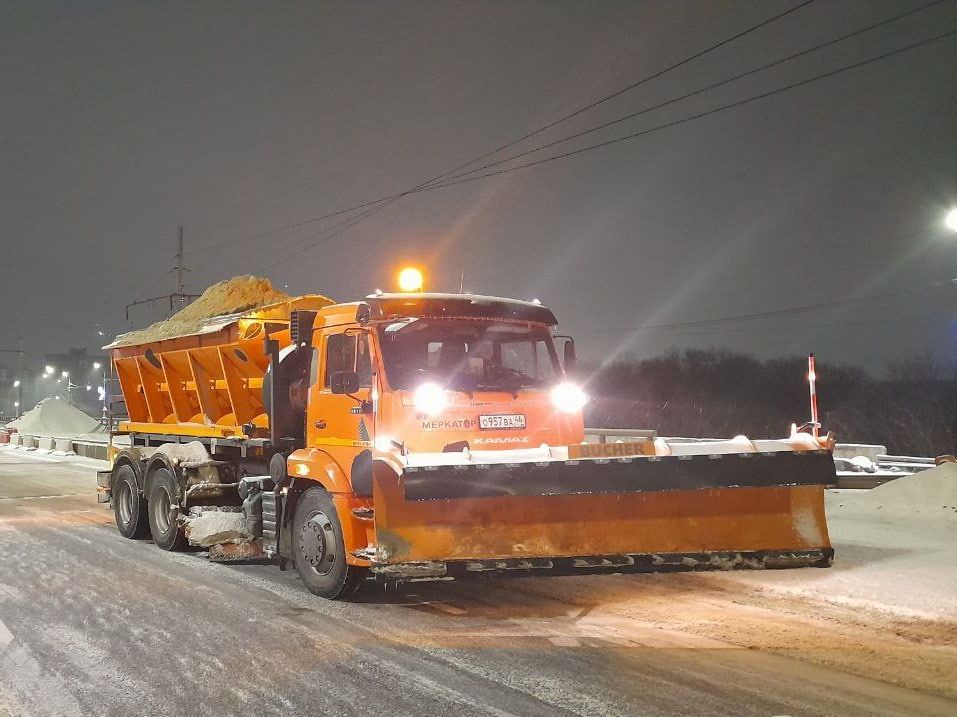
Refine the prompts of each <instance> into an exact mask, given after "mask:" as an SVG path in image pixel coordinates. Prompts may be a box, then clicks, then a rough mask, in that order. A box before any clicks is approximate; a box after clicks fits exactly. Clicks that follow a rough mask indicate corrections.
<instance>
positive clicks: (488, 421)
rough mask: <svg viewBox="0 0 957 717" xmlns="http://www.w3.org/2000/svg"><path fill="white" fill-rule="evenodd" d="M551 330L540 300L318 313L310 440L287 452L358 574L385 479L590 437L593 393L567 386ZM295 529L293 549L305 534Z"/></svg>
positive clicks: (290, 529) (459, 300) (401, 304)
mask: <svg viewBox="0 0 957 717" xmlns="http://www.w3.org/2000/svg"><path fill="white" fill-rule="evenodd" d="M556 323H557V322H556V320H555V317H554V315H553V314H552V312H551V311H550V310H549V309H547V308H545V307H544V306H542V305H540V304H538V303H536V302H525V301H518V300H514V299H503V298H497V297H488V296H477V295H468V294H465V295H463V294H438V293H417V294H374V295H371V296H369V297H367V298H366V300H365V301H362V302H354V303H349V304H337V305H333V306H329V307H325V308H323V309H321V310H320V311H319V312H318V313H317V315H316V317H315V320H314V322H313V326H312V330H311V345H310V346H309V350H310V356H309V360H308V365H309V370H308V389H307V391H308V400H307V401H306V407H305V445H304V446H303V447H302V448H299V449H297V450H294V451H292V452H291V453H290V455H289V457H288V473H289V476H290V477H291V478H292V479H293V480H296V479H298V480H299V481H300V486H299V487H300V488H302V487H308V486H307V484H306V481H315V482H318V483H319V484H320V485H321V486H322V487H323V488H324V490H325V492H326V493H328V495H329V496H330V502H331V503H332V505H333V506H334V508H335V514H336V516H337V517H338V519H339V526H338V529H339V530H341V532H342V540H343V541H344V548H345V550H344V552H345V554H346V562H347V563H348V564H349V565H351V566H354V567H357V568H366V567H369V566H370V564H371V560H372V559H373V558H374V557H375V550H376V547H377V546H378V545H379V540H378V537H377V535H376V530H375V525H376V521H375V520H374V516H375V504H374V497H375V494H376V491H375V490H374V485H373V484H374V475H375V474H376V473H378V474H379V475H380V476H383V475H386V476H388V475H390V474H391V475H392V476H397V475H399V474H401V473H402V471H403V469H404V468H405V467H406V466H408V465H410V464H415V463H420V464H430V465H432V464H435V463H436V462H448V461H450V460H451V461H454V460H456V458H457V457H468V458H469V459H472V458H473V456H474V455H475V454H478V455H483V454H485V453H490V452H495V453H496V456H497V457H498V458H499V459H501V460H505V458H506V456H509V455H512V456H514V458H515V459H516V460H522V459H526V460H527V458H528V457H529V456H533V455H535V454H536V452H541V451H542V450H543V447H547V446H562V445H569V444H577V443H580V442H581V441H582V440H583V436H584V427H583V420H582V413H581V409H582V406H583V405H584V403H585V397H584V394H583V393H582V392H581V390H580V389H578V388H577V387H575V386H574V385H573V384H571V383H569V382H568V381H567V380H566V378H565V374H564V368H563V366H562V361H561V360H560V359H559V354H558V351H557V350H556V347H555V341H554V337H553V329H554V327H555V325H556ZM302 343H305V342H302ZM302 348H304V347H300V349H299V350H302ZM563 353H564V355H565V356H566V357H568V358H569V360H571V359H572V357H573V356H574V350H573V349H570V350H569V349H566V350H565V351H564V352H563ZM544 450H545V451H547V450H548V449H547V448H544ZM287 495H288V492H287ZM327 507H328V506H327ZM324 516H325V517H324V519H323V520H327V522H326V523H325V524H327V525H329V526H331V527H332V530H333V532H335V531H336V525H335V522H334V521H333V520H332V519H331V517H332V516H331V515H330V514H324ZM300 522H303V521H300ZM308 522H309V521H308V519H305V521H304V523H308ZM294 523H295V521H292V522H291V523H290V524H289V525H288V526H287V538H288V539H289V540H290V543H294V542H296V541H297V540H302V539H304V538H305V537H306V536H305V535H298V534H297V529H296V526H295V525H294ZM306 530H307V531H308V530H311V529H310V528H308V527H307V528H306ZM299 532H302V526H301V525H300V528H299ZM307 542H308V541H307ZM328 548H329V546H327V545H322V544H316V543H315V542H314V543H313V545H312V549H313V550H314V551H316V550H318V551H320V552H323V553H328ZM287 549H288V550H289V551H290V552H294V551H295V546H294V545H292V544H290V545H288V546H287ZM311 558H312V559H313V561H316V562H319V563H321V562H322V559H321V558H320V557H317V555H315V554H311ZM300 572H302V571H300ZM307 576H308V571H307ZM304 579H305V578H304ZM320 582H325V581H320ZM307 584H308V582H307ZM320 589H321V588H320Z"/></svg>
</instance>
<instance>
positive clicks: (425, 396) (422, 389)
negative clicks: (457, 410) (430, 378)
mask: <svg viewBox="0 0 957 717" xmlns="http://www.w3.org/2000/svg"><path fill="white" fill-rule="evenodd" d="M448 404H449V397H448V396H447V395H446V394H445V389H444V388H442V387H441V386H439V385H438V384H437V383H423V384H422V385H421V386H419V387H418V388H417V389H415V393H413V394H412V405H413V406H415V410H417V411H419V412H420V413H427V414H429V415H430V416H431V415H435V414H436V413H442V411H444V410H445V407H446V406H447V405H448Z"/></svg>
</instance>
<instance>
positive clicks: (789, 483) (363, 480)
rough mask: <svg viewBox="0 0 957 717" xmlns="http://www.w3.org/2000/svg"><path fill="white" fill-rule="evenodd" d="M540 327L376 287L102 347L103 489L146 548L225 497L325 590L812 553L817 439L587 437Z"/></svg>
mask: <svg viewBox="0 0 957 717" xmlns="http://www.w3.org/2000/svg"><path fill="white" fill-rule="evenodd" d="M556 323H557V322H556V319H555V317H554V315H553V314H552V312H551V311H550V310H549V309H547V308H546V307H545V306H542V305H541V304H539V303H538V302H526V301H517V300H512V299H503V298H495V297H487V296H477V295H470V294H438V293H392V294H390V293H377V294H374V295H371V296H368V297H367V298H366V299H364V300H362V301H357V302H353V303H343V304H336V303H333V302H332V301H330V300H329V299H326V298H324V297H321V296H302V297H299V298H295V299H291V300H289V301H284V302H281V303H278V304H274V305H269V306H263V307H259V308H256V309H253V310H250V311H246V312H244V313H238V314H233V315H229V316H221V317H214V318H212V319H209V320H207V321H206V322H205V323H204V325H203V327H202V328H201V329H200V330H199V331H195V332H193V333H191V334H190V335H185V336H176V337H173V338H164V339H163V340H160V341H155V342H152V343H140V344H135V345H126V344H123V342H122V341H121V340H118V341H117V342H114V344H111V345H110V346H109V347H107V348H110V349H111V351H112V361H113V365H114V368H115V372H116V375H117V377H118V378H119V382H120V385H121V387H122V392H123V396H124V399H125V401H126V405H127V408H128V412H129V420H128V421H127V422H124V423H122V424H120V426H119V431H118V432H119V433H124V434H128V435H129V437H130V438H129V440H130V444H129V446H128V447H124V448H122V450H118V451H116V450H114V458H113V465H112V470H110V471H108V472H103V474H101V476H100V479H99V491H100V494H101V496H100V499H101V502H106V501H111V502H112V505H113V509H114V512H115V517H116V525H117V528H118V529H119V531H120V533H122V534H123V535H124V536H127V537H146V536H148V535H150V534H152V538H153V540H154V542H155V543H156V545H158V546H159V547H161V548H163V549H166V550H177V549H182V548H183V547H185V545H186V539H185V537H184V521H185V519H186V517H187V516H188V515H189V514H190V510H191V509H192V508H194V507H196V506H200V505H215V506H224V505H226V506H230V505H231V506H234V507H233V508H232V510H233V511H234V512H238V510H239V508H238V506H242V510H243V512H244V513H245V520H246V526H247V530H248V533H249V537H248V543H249V545H247V546H246V547H247V548H250V547H251V548H252V549H253V551H254V552H259V553H261V554H262V555H264V556H265V557H267V558H275V559H278V562H279V565H280V567H281V568H284V567H285V566H286V565H287V564H290V563H291V564H292V565H294V566H295V568H296V569H297V571H298V572H299V574H300V576H301V577H302V580H303V582H304V583H305V584H306V586H307V587H308V588H309V590H311V591H312V592H314V593H316V594H317V595H321V596H323V597H327V598H336V597H341V596H345V595H348V594H349V593H350V592H352V591H353V590H355V589H356V588H357V587H358V586H359V585H360V583H361V582H362V581H363V580H364V579H366V578H375V579H377V580H380V581H388V582H400V581H406V580H419V579H441V578H449V577H454V578H459V577H466V576H483V575H502V574H518V575H529V574H579V573H602V572H616V573H621V572H633V571H634V572H637V571H660V570H668V569H695V568H739V567H740V568H744V567H758V568H760V567H789V566H810V565H814V566H826V565H829V564H830V562H831V559H832V555H833V551H832V550H831V547H830V543H829V540H828V534H827V526H826V524H825V517H824V502H823V486H824V485H825V484H828V483H831V482H833V481H834V475H835V473H834V462H833V459H832V455H831V448H832V446H833V443H832V442H829V441H828V440H825V439H818V438H814V437H812V436H810V435H807V434H797V433H793V432H792V435H791V437H790V438H788V439H784V440H781V441H748V440H747V439H744V438H743V437H739V438H737V439H734V440H732V441H722V442H712V443H707V444H705V443H680V444H679V443H670V444H669V443H668V442H666V441H663V440H661V439H657V440H656V439H647V440H641V441H636V442H632V443H607V444H601V445H596V444H588V443H585V442H584V441H585V435H584V428H583V420H582V409H583V407H584V405H585V403H586V400H587V399H586V396H585V394H584V392H583V390H582V389H581V388H580V387H579V386H578V385H576V383H574V381H573V377H574V376H575V371H574V367H573V364H574V359H575V349H574V343H573V342H572V340H571V339H570V338H567V337H558V336H556V335H555V334H554V329H555V326H556ZM120 338H121V339H122V337H120ZM556 341H560V342H564V344H563V346H561V351H559V349H558V348H556ZM560 354H561V356H560ZM197 445H198V448H199V449H198V450H197ZM171 446H172V448H171ZM187 449H188V450H187ZM197 453H198V454H199V456H198V458H197V455H196V454H197Z"/></svg>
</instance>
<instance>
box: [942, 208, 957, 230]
mask: <svg viewBox="0 0 957 717" xmlns="http://www.w3.org/2000/svg"><path fill="white" fill-rule="evenodd" d="M944 224H946V225H947V228H948V229H950V230H951V231H952V232H957V207H954V208H953V209H951V210H950V211H949V212H947V215H946V216H945V217H944Z"/></svg>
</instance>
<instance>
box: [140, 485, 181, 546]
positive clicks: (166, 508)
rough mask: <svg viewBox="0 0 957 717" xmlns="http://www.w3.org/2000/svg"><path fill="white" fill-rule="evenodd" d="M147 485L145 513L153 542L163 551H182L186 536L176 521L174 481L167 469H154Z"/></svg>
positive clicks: (177, 513) (177, 503) (176, 487)
mask: <svg viewBox="0 0 957 717" xmlns="http://www.w3.org/2000/svg"><path fill="white" fill-rule="evenodd" d="M147 485H148V486H149V487H148V491H149V496H148V500H147V512H148V513H149V518H150V532H151V533H152V534H153V542H154V543H156V545H157V546H158V547H160V548H162V549H163V550H170V551H176V550H182V549H183V548H185V547H186V535H185V534H184V533H183V530H182V528H180V526H179V521H178V520H177V519H178V518H179V501H178V500H177V496H178V495H179V489H178V486H177V485H176V479H175V478H174V477H173V474H172V473H171V472H170V470H169V469H168V468H156V469H155V470H154V471H153V473H152V475H150V476H149V480H148V481H147ZM174 505H175V506H176V507H175V508H174V507H173V506H174Z"/></svg>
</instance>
